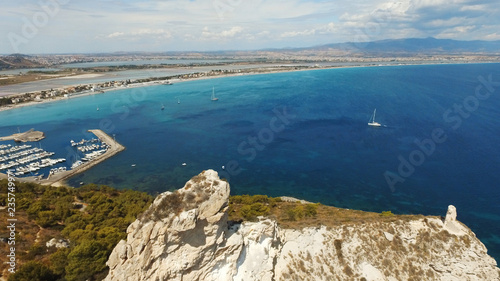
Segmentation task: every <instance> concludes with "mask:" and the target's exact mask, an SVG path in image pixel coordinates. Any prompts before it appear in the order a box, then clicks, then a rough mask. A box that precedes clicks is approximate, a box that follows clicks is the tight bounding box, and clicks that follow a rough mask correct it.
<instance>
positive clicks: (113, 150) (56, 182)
mask: <svg viewBox="0 0 500 281" xmlns="http://www.w3.org/2000/svg"><path fill="white" fill-rule="evenodd" d="M88 131H89V132H91V133H93V134H94V135H95V136H96V137H97V138H99V139H100V140H101V142H103V143H106V144H108V145H109V148H108V150H107V151H106V152H105V153H104V154H102V155H100V156H98V157H96V158H94V159H92V161H88V162H84V163H83V164H81V165H79V166H78V167H76V168H74V169H71V170H68V171H64V172H61V173H57V174H55V175H52V176H50V177H49V178H48V179H44V180H41V181H39V183H41V184H43V185H52V186H62V185H65V181H66V180H67V179H69V178H71V177H72V176H74V175H76V174H78V173H81V172H84V171H86V170H88V169H90V168H92V167H94V166H95V165H97V164H99V163H101V162H104V161H106V160H107V159H108V158H111V157H113V156H114V155H116V154H118V153H120V152H122V151H123V150H125V147H124V146H123V145H121V144H119V143H118V142H117V141H115V140H114V139H113V138H112V137H110V136H109V135H108V134H106V133H105V132H103V131H102V130H88Z"/></svg>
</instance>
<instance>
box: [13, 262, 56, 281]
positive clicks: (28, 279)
mask: <svg viewBox="0 0 500 281" xmlns="http://www.w3.org/2000/svg"><path fill="white" fill-rule="evenodd" d="M58 277H59V276H57V275H56V274H54V272H52V271H51V270H50V268H49V267H47V266H46V265H44V264H42V263H40V262H37V261H29V262H27V263H25V264H23V265H22V266H21V267H19V269H18V270H17V271H16V273H14V274H12V275H10V276H9V279H8V280H9V281H49V280H57V279H58Z"/></svg>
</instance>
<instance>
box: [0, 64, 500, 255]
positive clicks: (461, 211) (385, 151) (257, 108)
mask: <svg viewBox="0 0 500 281" xmlns="http://www.w3.org/2000/svg"><path fill="white" fill-rule="evenodd" d="M489 80H490V81H493V84H491V83H490V84H488V81H489ZM495 81H499V82H500V65H499V64H462V65H418V66H390V67H361V68H339V69H328V70H314V71H301V72H292V73H279V74H265V75H252V76H239V77H226V78H218V79H211V80H198V81H189V82H183V83H177V84H174V85H171V86H165V85H161V86H151V87H147V88H136V89H124V90H118V91H113V92H109V93H106V94H101V95H94V96H88V97H81V98H76V99H70V100H64V101H59V102H54V103H48V104H41V105H39V106H33V107H26V108H20V109H16V110H10V111H5V112H0V135H8V134H11V133H13V132H16V131H17V128H18V127H19V128H20V130H21V131H22V130H27V129H30V128H35V129H37V130H41V131H44V132H45V134H46V135H47V138H46V139H45V140H43V141H42V148H44V149H45V150H48V151H55V152H56V153H57V154H56V156H58V157H66V158H68V159H69V160H70V161H69V163H68V164H71V162H72V161H74V155H73V153H72V150H71V148H70V147H69V140H70V139H73V140H80V139H82V138H90V137H91V136H90V135H88V133H85V130H87V129H95V128H100V129H103V130H104V131H106V132H108V133H109V134H110V135H115V137H116V139H117V140H118V141H119V142H121V143H122V144H123V145H125V146H126V147H127V149H126V151H124V152H122V153H121V154H119V155H117V156H115V157H113V158H112V159H109V160H108V161H106V162H105V163H102V164H100V165H98V166H96V167H94V168H93V169H91V170H89V171H87V172H85V173H84V174H81V175H78V176H76V177H74V178H73V179H72V180H70V184H72V185H74V186H79V183H80V182H84V183H91V182H93V183H98V184H107V185H111V186H115V187H119V188H133V189H137V190H144V191H148V192H151V193H153V194H155V193H157V192H163V191H166V190H172V189H176V188H180V187H182V186H183V184H184V183H185V182H186V181H187V180H188V179H189V178H191V177H192V176H193V175H196V174H198V173H199V172H200V171H202V170H204V169H209V168H212V169H215V170H218V171H219V172H220V173H221V175H223V176H224V177H226V178H229V180H230V183H231V188H232V189H231V191H232V193H233V194H267V195H270V196H280V195H288V196H294V197H299V198H303V199H306V200H309V201H314V202H321V203H324V204H329V205H335V206H338V207H345V208H352V209H362V210H368V211H377V212H381V211H387V210H391V211H392V212H394V213H414V214H426V215H445V213H446V210H447V206H448V205H450V204H453V205H455V206H456V207H457V209H458V219H459V220H461V221H462V222H464V223H466V224H467V225H468V226H469V227H470V228H471V229H472V230H473V231H474V232H475V233H476V234H477V236H478V237H479V238H480V239H481V240H482V241H483V243H485V244H486V246H487V247H488V249H489V253H490V254H491V255H492V256H494V257H495V258H496V259H497V260H499V259H500V206H499V204H498V202H499V201H500V188H499V183H500V175H499V173H498V171H499V168H500V146H499V144H498V143H499V140H500V122H499V120H500V111H499V108H500V84H499V83H498V82H495ZM212 87H215V91H216V95H217V97H218V98H219V100H218V101H216V102H213V101H211V100H210V96H211V93H212ZM178 100H179V101H180V104H178ZM162 104H163V105H165V110H163V111H162V110H161V109H160V108H161V105H162ZM97 107H99V109H100V110H99V111H97V110H96V108H97ZM375 108H377V121H378V122H380V123H381V124H383V125H384V126H383V127H380V128H373V127H369V126H367V122H368V120H369V119H370V116H371V114H372V112H373V110H374V109H375ZM416 140H417V142H415V141H416ZM417 143H420V146H419V145H418V144H417ZM182 163H186V165H185V166H183V165H182ZM401 163H403V164H401ZM132 164H135V166H132ZM222 166H225V170H223V169H222ZM410 166H411V167H410ZM398 169H399V171H398ZM388 172H389V173H388ZM385 175H390V180H391V181H393V182H395V184H394V186H393V190H391V186H390V184H388V182H387V180H386V176H385ZM401 181H403V182H401Z"/></svg>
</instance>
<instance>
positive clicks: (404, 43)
mask: <svg viewBox="0 0 500 281" xmlns="http://www.w3.org/2000/svg"><path fill="white" fill-rule="evenodd" d="M331 49H336V50H343V51H347V52H350V53H369V54H381V55H384V54H385V55H388V54H391V55H395V54H467V53H469V54H500V40H497V41H482V40H474V41H459V40H452V39H436V38H433V37H428V38H406V39H387V40H379V41H372V42H346V43H335V44H327V45H320V46H315V47H310V48H304V50H331Z"/></svg>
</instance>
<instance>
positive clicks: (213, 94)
mask: <svg viewBox="0 0 500 281" xmlns="http://www.w3.org/2000/svg"><path fill="white" fill-rule="evenodd" d="M218 100H219V99H218V98H216V97H215V87H213V88H212V101H218Z"/></svg>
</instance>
